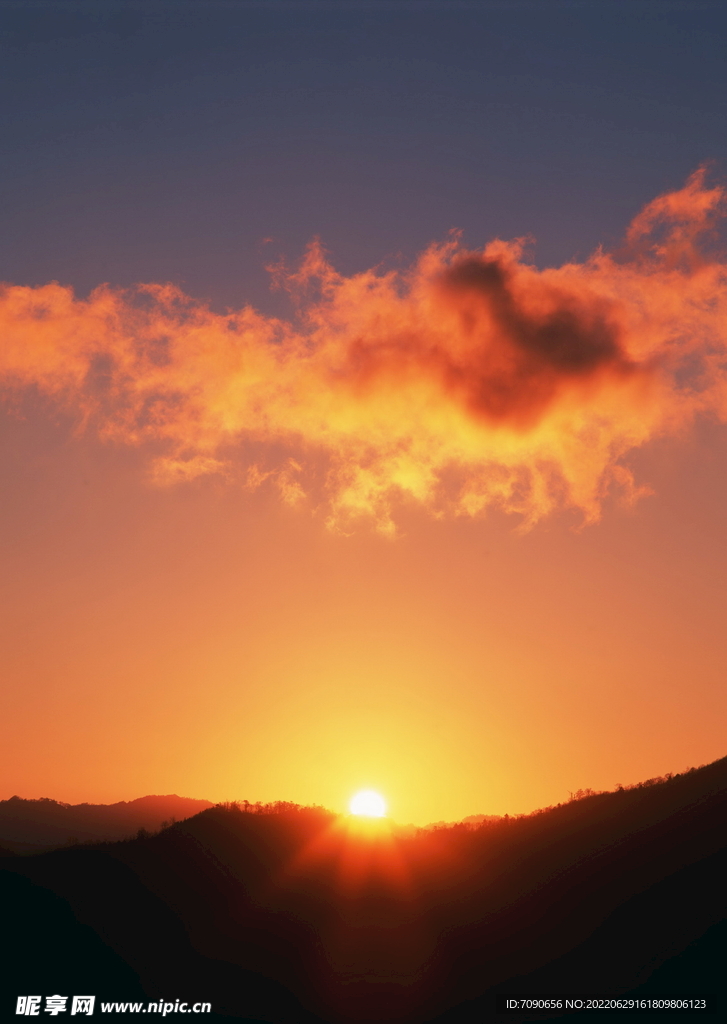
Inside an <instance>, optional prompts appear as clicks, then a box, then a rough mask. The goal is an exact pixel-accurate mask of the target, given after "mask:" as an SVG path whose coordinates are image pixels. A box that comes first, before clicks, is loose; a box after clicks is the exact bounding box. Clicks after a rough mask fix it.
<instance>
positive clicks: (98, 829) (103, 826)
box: [0, 795, 213, 853]
mask: <svg viewBox="0 0 727 1024" xmlns="http://www.w3.org/2000/svg"><path fill="white" fill-rule="evenodd" d="M212 806H213V805H212V804H211V803H210V801H209V800H191V799H189V798H188V797H183V796H174V795H172V796H143V797H140V798H139V799H138V800H130V801H128V802H126V801H121V802H120V803H116V804H64V803H59V802H58V801H57V800H49V799H47V798H46V799H41V800H22V799H21V798H20V797H18V796H13V797H11V798H10V799H9V800H0V846H2V847H4V848H5V849H6V850H10V851H13V852H15V853H26V852H27V853H34V852H37V851H39V850H41V849H50V848H53V847H58V846H65V845H67V844H73V843H86V842H99V841H101V842H103V841H105V840H109V839H111V840H113V839H126V838H128V837H129V836H132V835H135V834H136V833H137V832H138V831H139V829H142V828H143V829H146V830H147V831H150V832H151V831H153V832H156V831H158V830H159V829H160V828H161V827H162V823H164V824H168V823H169V822H170V821H182V820H183V819H185V818H191V817H192V815H194V814H199V812H200V811H204V810H205V809H206V808H208V807H212Z"/></svg>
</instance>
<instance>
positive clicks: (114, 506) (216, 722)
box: [0, 0, 727, 824]
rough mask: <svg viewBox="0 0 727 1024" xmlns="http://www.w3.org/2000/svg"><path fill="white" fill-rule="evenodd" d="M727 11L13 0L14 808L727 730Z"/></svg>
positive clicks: (424, 801) (603, 771)
mask: <svg viewBox="0 0 727 1024" xmlns="http://www.w3.org/2000/svg"><path fill="white" fill-rule="evenodd" d="M726 37H727V15H726V14H725V10H724V6H723V5H721V4H718V3H716V4H710V3H689V4H680V3H672V2H666V0H665V2H663V3H659V2H648V3H647V2H644V3H640V2H639V0H630V2H629V3H628V4H622V3H619V2H617V0H614V2H610V3H605V2H604V3H596V2H593V3H586V2H583V3H578V2H572V3H565V2H563V3H560V2H557V0H552V2H550V0H542V2H540V3H525V2H524V3H518V2H510V3H507V4H501V3H485V2H483V3H474V2H462V3H458V2H456V0H454V2H451V3H447V4H443V3H442V4H440V3H435V2H428V0H421V2H416V0H411V2H386V0H382V2H375V0H372V2H369V3H366V2H357V3H348V2H346V0H341V2H338V3H328V2H323V0H322V2H318V3H315V2H311V3H308V2H299V3H294V2H281V3H276V2H275V0H271V2H268V3H265V4H261V3H254V2H250V3H246V2H219V3H212V2H209V0H206V2H204V3H185V2H177V3H164V2H145V3H137V2H133V0H132V2H126V3H122V2H119V3H107V2H103V0H101V2H98V0H97V2H94V3H93V4H91V3H84V2H75V3H70V2H69V3H65V2H63V0H58V2H50V0H49V2H42V0H38V2H23V3H14V2H7V0H6V2H0V82H1V88H2V94H3V96H4V97H5V98H6V102H5V103H4V104H3V105H2V108H1V109H0V129H1V130H0V139H2V142H1V143H0V153H1V159H0V189H1V190H2V196H3V199H4V201H3V203H2V204H1V205H0V280H3V281H4V282H6V284H5V286H4V287H3V290H2V292H0V399H1V406H0V479H1V480H2V495H3V498H2V502H1V503H0V559H1V562H2V566H3V569H2V574H1V575H0V634H1V635H2V651H3V657H2V690H1V693H0V709H1V710H0V736H1V742H0V764H1V765H2V767H1V770H0V779H1V780H2V785H1V787H0V798H7V797H10V796H12V795H14V794H17V795H19V796H22V797H27V798H31V797H41V796H47V797H51V798H54V799H58V800H63V801H68V802H73V803H76V802H81V801H90V802H104V803H107V802H113V801H116V800H130V799H134V798H136V797H139V796H142V795H146V794H150V793H159V794H163V793H178V794H180V795H184V796H192V797H201V798H206V799H210V800H230V799H248V800H251V801H257V800H261V801H273V800H279V799H280V800H293V801H295V802H298V803H302V804H312V803H314V804H322V805H324V806H327V807H330V808H332V809H334V810H343V809H344V808H345V807H346V806H347V803H348V800H349V798H350V796H351V794H352V793H354V792H355V791H356V790H357V789H360V788H373V789H376V790H378V791H380V792H381V793H382V794H384V796H385V797H386V799H387V801H388V803H389V808H390V813H391V815H392V816H393V817H394V818H395V819H396V820H398V821H401V822H415V823H418V824H425V823H427V822H431V821H436V820H457V819H459V818H462V817H464V816H466V815H470V814H477V813H482V814H505V813H510V814H513V813H523V812H528V811H530V810H533V809H534V808H537V807H542V806H547V805H550V804H554V803H558V802H561V801H563V800H567V799H568V798H569V795H570V793H571V792H573V791H575V790H578V789H583V788H592V789H596V790H599V789H612V788H614V787H615V786H616V785H618V784H624V785H626V784H629V783H633V782H636V781H639V780H642V779H646V778H651V777H654V776H659V775H663V774H665V773H667V772H678V771H681V770H683V769H684V768H686V767H689V766H692V765H699V764H704V763H708V762H710V761H712V760H714V759H716V758H718V757H721V756H724V755H725V753H727V751H726V750H725V746H724V735H725V717H726V712H727V695H726V691H725V686H724V678H725V668H726V667H727V653H726V651H725V645H724V640H723V637H724V632H725V630H724V620H725V597H724V579H725V572H726V570H727V545H726V544H725V526H724V513H723V509H724V506H725V498H726V497H727V495H726V494H725V491H726V490H727V483H726V481H725V472H724V465H725V457H726V456H727V426H726V425H725V424H727V369H726V368H727V359H726V358H725V355H726V353H727V331H725V327H724V324H725V322H727V321H726V318H725V314H726V313H727V287H726V282H727V262H726V260H725V255H724V231H723V229H722V228H721V226H720V225H721V224H722V223H723V222H722V220H721V218H722V217H723V216H724V212H725V208H726V206H727V193H726V192H725V166H726V161H727V153H726V152H725V150H726V148H727V144H726V142H725V134H724V123H725V118H726V116H727V110H725V106H727V61H726V60H725V42H726Z"/></svg>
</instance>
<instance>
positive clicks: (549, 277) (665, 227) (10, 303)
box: [0, 170, 727, 531]
mask: <svg viewBox="0 0 727 1024" xmlns="http://www.w3.org/2000/svg"><path fill="white" fill-rule="evenodd" d="M724 200H725V190H724V189H722V188H719V187H715V188H707V187H706V186H705V183H704V172H703V171H701V170H700V171H698V172H697V173H696V174H694V175H693V176H692V177H691V178H690V179H689V181H688V182H687V184H686V186H685V187H684V188H683V189H681V190H680V191H677V192H673V193H670V194H668V195H665V196H661V197H660V198H658V199H655V200H654V201H653V202H652V203H650V204H649V205H648V206H647V207H646V208H645V209H644V210H643V211H642V212H641V213H640V214H639V215H638V216H637V217H636V218H635V220H634V222H633V223H632V225H631V227H630V228H629V231H628V233H627V243H626V244H627V248H626V249H625V250H624V251H623V252H621V253H619V254H617V255H610V254H608V253H605V252H603V251H600V250H599V251H598V252H596V253H595V254H594V255H593V256H592V257H591V258H590V259H589V260H587V261H586V262H584V263H569V264H565V265H564V266H562V267H558V268H548V269H545V270H538V269H537V268H536V267H534V266H533V265H531V264H530V263H528V262H527V261H526V260H525V258H524V255H523V246H522V244H521V243H520V242H502V241H494V242H492V243H491V244H489V245H488V246H487V247H486V248H485V249H484V250H483V251H481V252H472V251H468V250H465V249H464V248H462V246H461V245H460V243H459V242H458V241H457V240H450V241H448V242H446V243H444V244H438V245H433V246H431V247H430V248H429V249H427V250H426V252H424V253H423V255H422V256H421V257H420V258H419V260H418V261H417V262H416V264H415V265H414V266H413V267H411V268H410V269H409V270H408V271H406V272H400V271H390V272H386V273H383V272H379V271H377V270H369V271H366V272H365V273H361V274H355V275H353V276H351V277H343V276H342V275H340V274H338V273H337V272H336V271H335V270H334V269H333V267H332V266H331V265H330V264H329V263H328V262H327V260H326V258H325V256H324V253H323V251H322V249H321V248H320V246H319V245H318V244H317V243H316V244H313V245H311V246H310V248H309V250H308V252H307V254H306V257H305V259H304V260H303V263H302V265H301V267H300V268H299V269H298V270H297V271H296V272H294V273H288V272H285V271H284V270H282V269H280V268H278V269H277V271H276V274H277V277H278V279H279V280H280V281H281V282H282V283H283V284H285V286H286V287H287V288H288V289H289V290H291V292H293V293H294V295H295V296H296V299H297V305H298V313H297V316H296V317H295V318H294V319H293V320H291V321H283V320H279V319H275V318H272V317H266V316H263V315H261V314H260V313H258V312H256V311H255V310H253V309H251V308H249V307H248V308H245V309H242V310H240V311H237V312H231V313H228V314H226V315H220V314H216V313H213V312H211V311H210V310H209V309H208V308H207V307H205V306H204V305H202V304H200V303H197V302H195V301H194V300H192V299H190V298H189V297H188V296H186V295H184V294H183V293H182V292H180V291H179V290H178V289H176V288H174V287H173V286H171V285H141V286H138V287H137V288H136V289H133V290H131V291H120V290H115V289H112V288H110V287H108V286H105V285H104V286H102V287H101V288H98V289H97V290H96V291H94V292H93V293H92V294H91V296H90V297H89V298H88V299H85V300H81V299H77V298H75V297H74V295H73V292H72V290H71V289H69V288H64V287H61V286H60V285H58V284H55V283H54V284H48V285H45V286H43V287H39V288H28V287H21V286H14V285H8V286H5V287H4V288H3V290H2V293H1V294H0V331H1V335H0V336H1V338H2V348H1V350H0V380H1V381H2V385H3V388H4V390H5V391H6V393H10V392H12V391H13V390H15V389H19V388H29V387H32V388H36V389H38V390H39V391H41V392H43V393H45V394H48V395H52V396H54V397H55V398H57V399H58V400H59V401H60V402H64V403H68V404H70V405H71V406H72V407H73V408H76V409H78V410H79V411H80V414H81V416H82V419H83V422H84V423H85V424H88V425H93V426H94V427H95V429H97V430H98V431H99V433H100V435H101V436H102V437H104V438H108V439H115V440H117V441H122V442H124V443H131V444H143V443H147V442H151V443H153V444H155V445H156V446H157V457H156V459H155V462H154V473H155V477H156V479H157V480H159V481H162V482H163V481H169V482H173V481H184V480H188V479H190V478H192V477H194V476H198V475H200V474H203V473H209V472H225V473H228V474H230V475H234V473H235V466H238V465H241V466H242V467H243V468H244V470H245V473H246V480H247V486H258V485H259V484H261V483H262V482H263V481H264V480H266V479H270V480H272V481H274V482H275V484H276V485H277V487H278V488H279V490H280V493H281V496H282V498H283V500H285V501H287V502H289V503H291V504H298V503H299V502H300V501H302V500H304V499H305V497H306V494H307V493H308V494H311V493H314V495H315V499H314V500H315V501H316V502H317V504H318V505H319V506H320V507H324V506H325V507H326V508H327V510H328V519H329V522H330V523H331V524H339V525H340V524H342V523H344V522H345V521H346V520H347V519H349V518H350V517H356V516H358V515H364V516H373V517H374V519H375V521H376V522H377V524H378V526H379V528H381V529H382V530H385V531H386V530H391V529H393V526H392V519H391V513H392V508H393V507H395V505H396V503H397V502H398V501H401V500H402V499H404V500H406V499H408V500H413V501H416V502H420V503H422V504H425V505H426V506H428V507H429V508H431V509H432V510H434V511H435V512H436V513H437V514H444V513H447V512H449V513H451V514H464V515H477V514H479V513H481V512H483V511H484V510H486V509H487V508H488V507H490V506H492V505H499V506H501V507H503V508H504V509H506V510H508V511H515V512H519V513H520V514H522V515H523V516H524V517H525V521H526V522H528V523H530V522H534V521H536V520H537V519H538V518H539V517H541V516H543V515H545V514H547V513H548V512H549V511H551V510H552V509H554V508H556V507H573V508H576V509H579V510H581V511H582V512H583V514H584V515H585V517H586V519H587V520H594V519H596V518H597V517H598V515H599V513H600V509H601V505H602V502H603V499H604V496H605V495H606V493H607V492H608V491H609V489H611V488H614V487H615V488H619V489H621V490H622V491H623V492H624V493H625V494H626V495H627V496H630V497H633V496H634V495H636V494H637V493H638V488H637V487H636V485H635V484H634V481H633V479H632V477H631V473H630V471H629V469H628V467H627V466H626V465H625V464H624V462H623V460H624V457H625V456H627V455H628V453H629V452H631V451H633V450H634V449H636V448H638V447H639V446H641V445H644V444H645V443H647V442H648V441H649V440H651V439H653V438H655V437H658V436H664V435H667V434H669V433H674V432H676V431H679V430H681V429H683V428H684V427H685V426H687V425H688V424H689V423H690V422H691V421H692V420H693V418H694V417H695V415H697V414H700V413H706V414H711V415H713V416H716V417H718V418H720V419H725V418H726V416H727V375H726V371H725V365H726V364H725V356H726V355H727V326H726V325H727V319H726V317H725V314H726V313H727V281H726V270H727V266H726V265H725V263H724V261H722V260H721V259H720V258H719V257H718V256H714V255H709V253H708V252H707V251H706V243H705V239H708V238H709V233H710V232H711V231H712V230H713V228H714V225H715V223H716V220H717V218H718V217H719V215H720V214H721V213H722V210H723V206H724ZM159 445H161V450H162V454H161V455H158V451H159ZM261 446H262V447H261ZM266 446H267V447H266ZM274 453H277V455H275V454H274ZM321 480H322V483H320V484H319V483H317V482H316V481H321Z"/></svg>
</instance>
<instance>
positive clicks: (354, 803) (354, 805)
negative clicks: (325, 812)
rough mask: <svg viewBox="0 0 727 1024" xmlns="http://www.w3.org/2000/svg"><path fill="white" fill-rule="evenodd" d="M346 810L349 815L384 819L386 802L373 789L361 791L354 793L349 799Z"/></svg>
mask: <svg viewBox="0 0 727 1024" xmlns="http://www.w3.org/2000/svg"><path fill="white" fill-rule="evenodd" d="M348 809H349V811H350V812H351V814H358V815H361V816H362V817H365V818H384V817H386V801H385V800H384V798H383V797H382V796H381V795H380V794H379V793H375V792H374V791H373V789H362V790H360V791H359V792H358V793H356V795H355V796H353V797H351V802H350V803H349V805H348Z"/></svg>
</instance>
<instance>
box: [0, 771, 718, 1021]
mask: <svg viewBox="0 0 727 1024" xmlns="http://www.w3.org/2000/svg"><path fill="white" fill-rule="evenodd" d="M577 796H579V797H580V798H578V799H573V800H572V801H570V802H568V803H566V804H563V805H558V806H557V807H553V808H548V809H545V810H543V811H540V812H537V813H535V814H531V815H522V816H518V817H507V816H505V817H504V818H502V819H498V820H494V821H492V820H490V821H484V822H482V823H481V824H479V825H477V824H475V825H472V824H463V823H459V824H456V825H453V826H452V827H441V828H434V829H428V830H419V831H417V832H416V833H413V834H411V835H409V834H397V833H396V831H394V832H392V833H389V832H387V830H386V827H385V825H384V826H382V827H381V828H376V827H372V828H371V829H369V830H365V831H364V832H362V833H356V832H351V831H349V824H347V821H346V819H345V818H342V817H339V816H337V815H334V814H332V813H330V812H327V811H325V810H324V809H321V808H297V807H295V806H293V805H289V804H288V805H286V804H280V805H274V806H270V807H255V808H253V807H242V808H241V807H238V806H235V805H230V806H226V807H221V806H217V807H213V808H210V809H208V810H205V811H203V812H202V813H201V814H198V815H196V816H195V817H193V818H190V819H189V820H187V821H184V822H181V823H178V824H175V825H173V826H172V827H169V828H166V829H164V830H163V831H162V832H161V833H160V834H158V835H155V836H150V837H141V838H137V839H134V840H129V841H126V842H121V843H115V844H107V845H99V846H97V847H88V846H78V847H73V848H68V849H63V850H57V851H54V852H51V853H46V854H40V855H37V856H32V857H12V858H7V859H6V860H5V861H4V862H3V863H2V865H1V866H2V869H3V870H2V871H0V899H1V900H2V905H3V907H4V911H5V928H6V929H7V931H8V934H11V935H12V936H13V943H12V944H11V950H10V955H9V958H8V959H7V960H6V962H5V964H4V966H5V968H6V976H7V978H9V979H11V981H10V983H9V991H8V995H7V997H6V1003H7V1006H8V1007H10V1005H11V1002H12V998H13V996H14V994H15V993H20V992H25V991H26V990H27V991H34V992H48V993H52V992H57V991H58V992H60V991H63V992H65V990H66V989H68V990H69V991H78V992H81V991H86V990H88V991H96V992H97V993H98V994H99V996H100V997H101V998H110V999H115V1000H119V999H136V998H139V999H142V998H143V999H147V998H148V999H153V998H169V997H170V996H173V997H174V998H175V999H176V998H183V999H187V998H189V999H195V1000H196V999H199V1000H206V999H209V1000H210V1001H211V1002H212V1003H213V1007H214V1010H215V1011H216V1015H218V1016H219V1017H220V1019H222V1018H223V1017H224V1016H227V1017H231V1018H235V1019H239V1020H248V1021H253V1020H256V1021H270V1022H273V1021H275V1022H279V1024H306V1022H310V1024H313V1022H320V1021H326V1022H329V1024H354V1022H357V1024H364V1022H385V1021H388V1022H392V1024H393V1022H401V1024H405V1022H408V1024H423V1022H425V1021H438V1022H439V1024H445V1022H446V1024H459V1022H465V1021H472V1022H474V1021H488V1020H490V1019H500V1020H509V1021H511V1022H512V1024H516V1022H517V1021H525V1020H535V1019H542V1017H538V1018H536V1017H531V1016H527V1015H523V1016H517V1015H508V1016H507V1017H499V1018H498V1017H496V1016H495V1014H494V1005H495V1002H494V1000H495V996H496V994H497V993H498V992H511V993H512V992H519V993H521V994H525V993H528V992H530V993H536V992H548V991H550V992H557V993H563V992H573V993H575V992H579V993H583V992H593V993H594V994H595V993H597V994H612V995H623V994H627V993H636V992H638V993H639V994H642V995H643V994H654V995H658V994H662V995H663V994H668V993H669V992H671V993H674V992H675V990H676V994H684V993H685V992H686V993H691V994H693V995H701V994H704V995H708V994H709V995H719V994H722V995H723V994H724V980H723V978H724V969H723V963H724V943H725V938H727V886H726V884H725V880H726V879H727V758H726V759H723V760H721V761H718V762H715V763H714V764H712V765H708V766H706V767H703V768H700V769H697V770H691V771H689V772H687V773H684V774H682V775H678V776H674V777H673V778H665V779H660V780H649V781H648V782H647V783H644V784H642V785H640V786H636V787H631V788H629V789H621V790H618V791H616V792H614V793H601V794H590V795H589V794H587V793H581V794H577ZM64 986H65V987H64ZM8 1012H9V1013H10V1012H11V1011H10V1009H9V1010H8ZM702 1016H703V1015H702V1014H700V1019H701V1018H702ZM599 1019H602V1020H611V1019H613V1018H612V1016H608V1015H600V1014H599ZM619 1019H621V1018H619ZM652 1019H654V1020H660V1019H661V1017H660V1016H657V1015H653V1016H652ZM682 1019H684V1020H687V1019H691V1018H688V1017H682ZM711 1019H714V1018H711Z"/></svg>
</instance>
